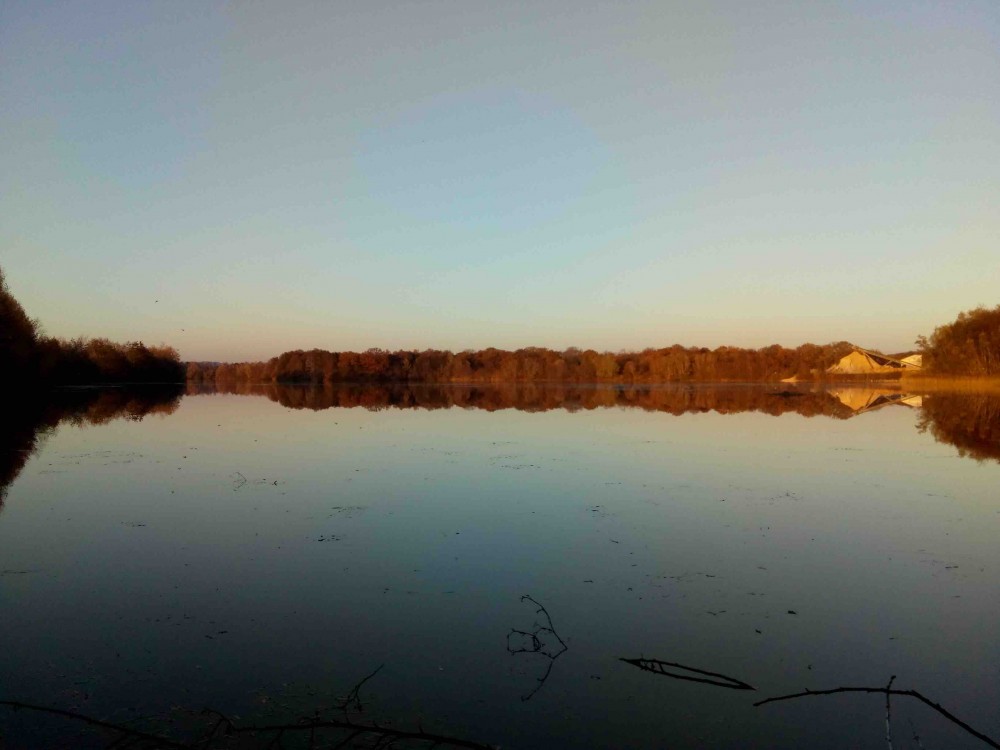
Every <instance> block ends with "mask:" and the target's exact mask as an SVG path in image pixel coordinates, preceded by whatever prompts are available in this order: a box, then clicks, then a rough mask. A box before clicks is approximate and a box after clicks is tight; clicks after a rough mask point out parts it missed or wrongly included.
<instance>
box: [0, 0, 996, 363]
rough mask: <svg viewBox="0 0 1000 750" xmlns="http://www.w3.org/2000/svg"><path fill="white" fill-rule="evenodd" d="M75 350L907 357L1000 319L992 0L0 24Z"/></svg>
mask: <svg viewBox="0 0 1000 750" xmlns="http://www.w3.org/2000/svg"><path fill="white" fill-rule="evenodd" d="M0 102H2V106H0V160H2V167H3V168H2V169H0V266H2V267H3V269H4V271H5V273H6V274H7V277H8V283H9V285H10V286H11V288H12V289H13V291H14V292H15V293H16V294H17V296H18V297H19V298H20V299H21V301H22V303H23V304H24V305H25V307H26V308H27V309H28V310H29V312H30V314H32V315H35V316H38V317H39V318H40V319H41V321H42V323H43V324H44V326H45V328H46V330H47V331H48V332H49V333H51V334H54V335H60V336H76V335H81V334H83V335H90V336H96V335H106V336H109V337H111V338H115V339H120V340H143V341H145V342H147V343H159V342H166V343H171V344H173V345H175V346H177V347H178V349H179V350H180V352H181V354H182V356H183V357H184V358H187V359H219V360H243V359H261V358H267V357H270V356H273V355H276V354H278V353H280V352H281V351H283V350H286V349H292V348H300V347H301V348H311V347H314V346H316V347H322V348H328V349H334V350H336V349H365V348H368V347H370V346H378V347H382V348H389V349H396V348H417V349H423V348H428V347H433V348H450V349H454V350H460V349H466V348H481V347H486V346H498V347H506V348H516V347H520V346H531V345H537V346H549V347H554V348H559V349H561V348H564V347H568V346H579V347H584V348H589V347H592V348H596V349H610V350H618V349H636V348H640V349H641V348H645V347H646V346H666V345H670V344H673V343H681V344H685V345H699V346H702V345H703V346H710V347H714V346H718V345H721V344H732V345H740V346H753V347H756V346H764V345H767V344H770V343H781V344H786V345H797V344H799V343H802V342H804V341H814V342H818V343H823V342H827V341H833V340H841V339H847V340H851V341H854V342H856V343H859V344H862V345H867V346H872V347H878V348H883V349H886V350H894V351H895V350H901V349H905V348H907V347H909V346H910V345H911V344H912V341H913V339H914V338H915V336H916V335H917V334H920V333H929V332H930V331H931V330H933V328H934V326H935V325H938V324H940V323H943V322H947V321H949V320H951V319H953V318H954V316H955V315H956V314H957V313H958V312H959V311H961V310H964V309H969V308H971V307H974V306H976V305H980V304H985V305H990V306H993V305H996V304H998V303H1000V298H998V297H1000V294H998V290H1000V177H998V169H997V165H998V164H1000V5H998V4H997V3H996V2H995V0H982V1H981V2H963V1H961V0H957V1H956V2H949V3H940V2H920V1H919V0H906V1H905V2H904V1H900V2H877V1H873V0H865V1H864V2H815V3H813V2H756V3H746V2H742V1H739V2H700V3H692V2H666V1H664V0H659V1H658V2H650V3H642V2H635V3H627V4H618V3H596V2H594V3H591V2H580V1H574V2H530V3H529V2H524V3H517V2H504V3H486V2H470V1H462V2H419V3H418V2H407V3H379V2H365V3H355V2H344V3H336V2H329V3H291V2H282V3H263V2H261V3H250V2H247V3H221V2H220V3H200V2H199V3H195V2H190V3H185V2H169V3H168V2H162V3H131V2H122V3H113V2H106V3H91V4H84V3H55V2H52V3H39V2H17V1H16V0H7V2H4V3H3V4H2V5H0Z"/></svg>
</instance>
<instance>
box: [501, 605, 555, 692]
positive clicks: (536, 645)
mask: <svg viewBox="0 0 1000 750" xmlns="http://www.w3.org/2000/svg"><path fill="white" fill-rule="evenodd" d="M521 601H522V602H523V601H529V602H531V603H532V604H534V605H535V607H537V609H536V610H535V614H536V615H539V614H541V615H545V620H546V622H547V623H548V625H540V624H538V623H537V622H536V623H535V624H536V626H537V627H536V628H535V629H534V630H533V631H531V632H530V633H529V632H528V631H526V630H517V629H516V628H511V629H510V632H508V633H507V653H509V654H512V655H513V654H541V655H542V656H544V657H545V658H547V659H548V660H549V664H548V666H547V667H546V669H545V674H543V675H542V676H541V677H536V678H535V680H536V681H537V683H538V684H537V685H536V686H535V688H534V690H532V691H531V692H529V693H527V694H526V695H522V696H521V700H522V701H529V700H531V699H532V698H533V697H534V695H535V693H537V692H538V691H539V690H541V689H542V686H543V685H544V684H545V681H546V680H547V679H549V675H550V674H551V673H552V665H553V664H555V660H556V659H558V658H559V657H560V656H562V655H563V654H564V653H565V652H566V651H567V650H568V649H569V646H567V645H566V642H565V641H564V640H563V639H562V638H561V637H560V635H559V633H557V632H556V629H555V625H553V624H552V616H551V615H549V611H548V610H547V609H545V607H544V606H542V605H541V604H540V603H539V602H538V601H536V600H535V599H533V598H532V597H530V596H528V595H527V594H525V595H524V596H522V597H521ZM544 633H548V634H549V635H551V636H552V637H553V638H555V640H556V642H557V644H558V645H557V644H547V643H543V639H542V638H539V637H538V636H539V635H540V634H544ZM512 635H519V636H522V637H524V638H528V639H530V643H531V646H530V647H527V648H526V647H524V646H515V647H512V646H511V645H510V637H511V636H512Z"/></svg>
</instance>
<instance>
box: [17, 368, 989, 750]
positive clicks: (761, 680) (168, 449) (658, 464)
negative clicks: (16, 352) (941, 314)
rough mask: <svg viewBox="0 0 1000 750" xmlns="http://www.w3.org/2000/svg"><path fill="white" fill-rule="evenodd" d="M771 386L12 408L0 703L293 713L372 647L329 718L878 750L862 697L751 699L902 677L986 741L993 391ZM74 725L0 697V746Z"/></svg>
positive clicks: (90, 711) (927, 728) (555, 743)
mask: <svg viewBox="0 0 1000 750" xmlns="http://www.w3.org/2000/svg"><path fill="white" fill-rule="evenodd" d="M776 390H777V389H775V388H773V387H771V388H769V389H762V388H742V389H729V390H725V391H713V390H710V389H660V390H656V389H653V390H647V391H644V392H638V393H632V392H627V391H618V390H614V389H591V390H587V389H582V390H578V391H555V392H551V391H538V390H531V391H530V392H522V393H520V394H519V393H517V392H507V393H499V392H498V393H490V392H486V391H472V390H470V389H457V390H454V391H444V390H440V389H438V390H435V391H407V390H405V389H396V390H392V389H390V390H386V389H382V390H381V391H371V392H369V391H364V390H361V389H353V390H350V391H344V390H341V391H337V392H329V391H328V392H326V393H325V394H324V393H320V392H316V391H312V392H310V391H296V390H281V391H278V390H276V389H273V388H272V389H270V390H268V391H265V392H263V393H258V394H250V395H235V394H217V393H216V394H198V395H189V396H185V397H183V398H182V399H180V401H179V404H176V405H175V406H167V407H160V408H159V409H158V410H157V409H153V410H152V411H153V412H154V413H147V412H149V411H150V409H149V408H148V407H140V406H138V405H137V404H136V403H134V402H133V403H130V404H125V403H123V402H122V401H121V399H119V401H116V402H114V403H113V404H111V405H110V406H109V405H107V404H105V405H104V406H103V407H101V406H94V405H93V404H90V405H89V406H88V405H86V404H85V405H84V406H82V407H81V406H80V405H79V404H78V405H77V409H76V412H75V413H76V414H77V417H76V418H75V420H74V419H66V418H63V419H62V420H61V421H60V416H61V415H59V414H56V415H53V413H52V412H49V413H47V415H46V416H45V417H44V418H43V417H42V416H37V417H36V421H37V423H38V424H39V425H41V424H48V425H49V426H50V429H49V431H48V434H47V435H39V436H38V437H37V438H36V442H37V446H36V447H35V448H34V450H33V451H32V443H31V435H30V433H31V426H30V425H26V424H21V425H20V428H19V429H20V431H18V430H17V429H15V428H14V427H12V426H11V425H10V423H8V425H7V427H6V430H7V431H8V433H9V434H8V435H6V436H5V440H6V442H5V443H4V446H5V448H6V449H7V450H8V456H7V459H6V460H7V461H8V464H9V466H8V467H7V468H6V476H7V481H9V486H8V487H7V488H6V495H5V497H4V499H3V506H2V510H0V571H2V574H0V607H2V612H3V617H2V618H0V639H2V642H3V643H4V648H3V649H0V680H2V687H3V690H2V692H3V695H2V696H0V697H2V698H6V699H9V700H18V701H23V702H25V703H32V704H40V705H44V706H50V707H54V708H60V709H66V710H72V711H75V712H79V713H81V714H85V715H87V716H91V717H96V718H101V719H105V720H108V721H111V722H115V723H120V722H125V721H131V720H134V719H135V718H136V717H152V718H146V719H142V720H141V721H139V722H138V723H137V724H135V725H134V726H137V727H142V728H145V729H148V730H149V731H152V732H154V733H161V734H162V733H169V732H171V731H172V728H173V725H171V724H170V723H169V719H170V718H174V719H175V720H176V721H177V724H178V726H179V725H182V724H183V723H184V719H183V717H184V716H187V715H188V714H186V713H185V712H188V711H190V712H197V711H199V710H200V709H202V708H203V707H205V706H210V707H212V708H214V709H217V710H219V711H222V712H225V713H226V714H228V715H230V716H238V717H239V720H240V721H241V722H244V723H261V724H263V723H275V722H294V721H295V720H296V719H297V718H298V717H301V716H304V715H314V712H315V711H316V710H319V709H324V708H326V707H329V706H330V704H331V702H332V701H333V700H334V698H335V696H343V695H345V694H346V693H347V692H348V691H349V690H350V688H351V686H352V685H354V684H356V683H357V682H358V681H359V680H360V679H361V678H363V677H365V676H366V675H369V674H370V673H372V672H373V670H375V669H376V668H377V667H379V666H380V665H383V666H382V668H381V670H380V671H378V673H377V674H376V675H374V676H373V677H372V678H371V679H370V680H368V681H367V682H366V683H365V684H364V685H363V686H362V688H361V690H360V691H359V697H360V699H361V702H362V704H363V712H358V711H357V710H356V709H357V707H356V706H355V708H354V709H353V713H352V714H351V715H352V716H353V717H354V718H357V719H359V720H361V721H370V720H374V721H379V722H384V723H391V724H392V725H393V726H396V727H401V728H417V727H418V726H422V727H423V729H424V730H427V731H434V732H437V733H440V734H445V735H449V736H454V737H461V738H465V739H469V740H474V741H477V742H482V743H487V744H494V745H502V746H503V747H505V748H554V747H574V748H575V747H579V748H609V747H623V748H626V747H627V748H650V747H681V748H684V747H713V748H750V747H769V748H802V747H811V748H847V747H852V748H853V747H858V748H867V747H871V748H882V747H885V746H886V739H885V702H884V697H883V696H881V695H835V696H830V697H824V698H807V699H803V700H797V701H790V702H787V703H778V704H774V705H767V706H762V707H759V708H754V707H753V703H754V702H755V701H758V700H761V699H763V698H765V697H768V696H774V695H781V694H784V693H792V692H797V691H800V690H803V689H805V688H811V689H825V688H834V687H838V686H845V685H847V686H850V685H857V686H883V685H885V684H886V683H887V682H888V680H889V678H890V677H891V676H892V675H896V682H895V687H898V688H902V689H909V688H913V689H917V690H919V691H920V692H922V693H923V694H924V695H926V696H927V697H929V698H930V699H932V700H934V701H937V702H939V703H941V704H942V705H943V706H945V707H946V708H947V709H949V710H950V711H952V712H953V713H955V714H957V716H958V717H959V718H961V719H963V720H965V721H966V722H968V723H969V724H971V725H972V726H973V727H975V728H976V729H978V730H980V731H982V732H984V733H986V734H988V735H991V736H992V737H994V738H996V737H1000V711H998V709H997V706H998V705H1000V639H998V635H1000V630H998V625H997V623H998V622H1000V544H998V542H997V540H998V538H1000V492H998V489H997V488H998V487H1000V463H998V461H997V458H996V456H1000V440H998V437H1000V417H998V415H1000V410H998V406H997V404H996V402H995V401H992V400H990V399H988V398H986V397H970V396H955V397H952V401H950V402H949V400H948V399H949V397H946V396H931V397H926V398H924V399H919V398H915V399H909V400H908V401H906V402H905V403H904V402H902V400H901V399H900V397H899V394H891V393H888V394H886V393H876V392H870V391H866V392H862V391H844V390H841V391H840V392H839V393H837V394H834V395H831V394H829V393H799V392H785V393H776V392H775V391H776ZM887 400H888V401H895V402H898V403H888V402H887ZM286 404H287V405H294V406H299V407H306V408H287V406H286ZM364 404H367V406H368V408H361V406H359V405H364ZM624 404H631V405H624ZM449 405H452V406H450V408H432V407H449ZM461 406H464V407H465V408H460V407H461ZM400 407H413V408H400ZM518 407H521V408H518ZM744 409H746V410H744ZM157 411H159V413H156V412H157ZM123 414H124V415H127V414H131V415H132V418H131V419H126V418H115V417H116V416H121V415H123ZM142 415H145V416H144V418H141V419H139V418H138V417H139V416H142ZM63 416H64V415H63ZM95 422H97V423H98V424H95ZM53 425H54V426H53ZM921 428H923V429H921ZM3 429H4V428H0V430H3ZM0 476H2V475H0ZM523 595H529V596H531V597H532V598H533V599H534V600H535V601H537V602H538V603H540V604H541V605H542V606H544V608H545V610H546V611H547V613H548V615H549V616H550V617H551V624H552V626H553V629H554V630H555V634H553V633H551V632H550V631H546V630H539V628H540V627H541V626H548V625H549V622H548V621H547V620H546V617H545V613H539V612H537V607H536V606H535V605H534V604H533V603H532V602H531V601H523V600H522V598H521V597H522V596H523ZM512 631H522V633H517V632H513V633H512ZM530 633H535V634H536V635H535V637H536V638H537V640H533V639H532V638H531V636H530V635H525V634H530ZM556 636H558V637H556ZM560 640H561V643H560ZM512 652H513V653H512ZM637 657H644V658H655V659H661V660H664V661H668V662H676V663H680V664H683V665H687V666H690V667H695V668H698V669H702V670H707V671H711V672H715V673H721V674H724V675H727V676H730V677H733V678H736V679H738V680H741V681H744V682H746V683H749V684H750V685H752V686H754V687H755V688H756V691H755V692H750V691H744V690H732V689H726V688H723V687H719V686H715V685H710V684H703V683H696V682H691V681H681V680H676V679H671V678H669V677H665V676H662V675H656V674H652V673H650V672H645V671H642V670H640V669H638V668H636V667H635V666H633V665H630V664H628V663H625V662H622V661H620V659H622V658H637ZM338 715H342V714H338ZM178 717H181V718H178ZM892 720H893V721H892V727H893V747H896V748H908V747H914V748H916V747H924V748H964V747H969V748H976V747H984V746H985V745H983V743H981V742H980V741H979V740H977V739H975V738H974V737H971V736H970V735H968V734H967V733H965V732H964V731H963V730H962V729H960V728H958V727H956V726H955V725H953V724H950V723H949V722H947V721H946V720H944V719H943V718H941V717H940V716H939V715H937V714H935V713H934V712H933V711H931V710H930V709H928V708H927V707H925V706H923V705H921V704H919V703H916V702H915V701H909V700H907V699H904V698H895V699H893V704H892ZM80 728H81V727H80V726H79V724H78V723H76V722H73V721H68V720H62V719H58V718H54V717H47V716H43V715H39V714H33V713H30V712H26V711H19V712H16V713H15V712H13V711H11V710H9V709H6V708H0V736H3V738H4V740H5V741H6V742H7V746H8V747H35V746H39V745H45V744H52V745H62V746H65V745H69V744H72V745H79V746H92V747H102V746H104V745H105V744H106V743H107V742H108V740H109V738H110V739H114V735H100V734H93V733H88V734H83V735H78V734H77V732H78V731H79V730H80ZM299 734H300V735H302V736H298V737H297V736H294V735H293V734H287V735H285V737H284V738H283V740H282V741H283V742H284V744H285V746H287V747H294V746H296V742H301V743H302V744H301V746H303V747H305V746H308V737H306V736H305V733H299ZM344 736H345V735H344V734H343V733H341V734H335V733H332V734H329V735H325V737H326V739H324V740H323V742H326V743H327V744H326V745H325V746H335V745H336V743H337V742H338V741H340V740H342V739H344ZM67 738H72V739H67ZM270 739H273V736H272V737H267V738H262V739H261V740H260V745H259V746H261V747H263V746H266V745H267V741H269V740H270ZM265 740H266V741H265ZM221 742H222V741H221V740H220V744H221ZM0 744H2V743H0ZM371 744H372V742H371V739H370V738H369V741H368V744H367V745H363V746H371ZM317 746H320V745H317ZM404 746H406V745H404ZM409 746H413V747H426V746H427V745H426V744H425V745H419V744H412V745H409Z"/></svg>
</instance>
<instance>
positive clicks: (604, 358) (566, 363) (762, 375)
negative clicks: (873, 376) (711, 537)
mask: <svg viewBox="0 0 1000 750" xmlns="http://www.w3.org/2000/svg"><path fill="white" fill-rule="evenodd" d="M851 350H852V346H851V344H849V343H847V342H846V341H841V342H838V343H835V344H827V345H824V346H819V345H816V344H803V345H802V346H800V347H798V348H796V349H786V348H785V347H782V346H777V345H774V346H769V347H765V348H763V349H740V348H736V347H729V346H724V347H719V348H717V349H698V348H690V347H683V346H679V345H675V346H672V347H669V348H666V349H646V350H644V351H641V352H621V353H617V354H612V353H610V352H596V351H594V350H592V349H587V350H580V349H566V350H565V351H561V352H560V351H553V350H551V349H541V348H535V347H531V348H526V349H518V350H517V351H504V350H501V349H492V348H491V349H483V350H481V351H464V352H459V353H457V354H456V353H453V352H450V351H438V350H426V351H422V352H411V351H397V352H388V351H385V350H382V349H369V350H368V351H365V352H360V353H359V352H329V351H324V350H322V349H312V350H310V351H301V350H297V351H291V352H285V353H284V354H282V355H281V356H279V357H275V358H273V359H271V360H268V361H267V362H244V363H240V364H219V363H203V362H190V363H188V366H187V379H188V382H191V383H209V384H220V385H225V384H229V383H307V384H313V385H319V384H323V383H373V382H374V383H385V382H398V383H404V382H417V383H516V382H551V383H602V382H605V383H610V382H614V383H627V384H643V383H667V382H684V381H701V382H713V381H714V382H722V381H730V382H733V381H738V382H752V381H753V382H759V381H776V380H781V379H784V378H789V377H797V378H799V379H817V378H822V377H823V375H824V374H825V371H826V369H827V368H828V367H829V366H830V365H832V364H834V363H835V362H837V361H839V360H840V358H841V357H843V356H844V355H846V354H848V353H849V352H850V351H851Z"/></svg>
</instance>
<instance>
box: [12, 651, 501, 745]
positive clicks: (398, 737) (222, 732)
mask: <svg viewBox="0 0 1000 750" xmlns="http://www.w3.org/2000/svg"><path fill="white" fill-rule="evenodd" d="M379 669H381V667H379ZM376 671H378V670H376ZM369 677H371V675H369ZM367 679H368V678H367V677H366V678H365V680H367ZM363 682H364V680H362V683H363ZM358 687H360V683H359V685H358ZM0 706H7V707H9V708H12V709H14V710H15V711H17V710H25V711H37V712H39V713H43V714H48V715H50V716H61V717H63V718H67V719H72V720H73V721H78V722H81V723H83V724H86V725H88V726H92V727H95V728H97V729H102V730H105V731H108V732H114V733H116V734H117V735H118V737H117V739H116V740H114V742H112V744H111V745H110V746H109V747H115V746H121V745H122V744H123V743H125V744H129V745H131V744H133V743H145V745H146V746H147V747H153V748H178V749H179V750H194V748H208V747H211V746H212V745H211V744H210V743H212V742H213V740H215V739H216V738H221V737H226V736H230V737H231V736H234V735H244V736H254V735H274V740H273V741H272V744H274V743H278V745H279V746H280V742H281V736H282V735H283V734H285V733H286V732H310V733H311V738H310V745H309V746H310V747H314V746H315V732H316V730H322V729H336V730H344V731H348V732H350V734H349V735H348V737H347V739H346V740H345V742H343V743H341V744H340V745H337V747H346V742H350V741H351V740H353V739H354V738H356V737H361V736H363V735H370V736H371V737H373V738H375V741H376V746H378V744H379V743H382V742H385V743H390V744H391V743H394V742H399V741H406V740H410V741H413V742H425V743H429V744H430V745H431V746H432V747H438V746H445V747H461V748H471V749H472V750H494V746H493V745H486V744H483V743H481V742H473V741H471V740H464V739H461V738H459V737H448V736H446V735H441V734H434V733H432V732H425V731H424V730H423V728H418V729H417V730H416V731H407V730H404V729H393V728H392V727H385V726H380V725H379V724H377V723H376V722H372V723H370V724H363V723H360V722H356V721H352V720H350V719H348V718H346V717H345V718H343V719H320V718H315V719H310V718H303V719H300V720H299V721H298V722H295V723H288V724H267V725H247V726H239V725H237V724H235V723H234V722H233V721H232V720H231V719H229V717H227V716H225V715H224V714H222V713H220V712H218V711H215V710H212V709H207V710H206V713H211V714H213V715H215V716H217V717H218V721H217V722H216V723H215V724H214V725H213V726H212V728H211V729H210V730H209V732H208V733H207V734H206V735H205V736H204V737H201V738H198V739H195V740H193V741H191V742H181V741H178V740H175V739H171V738H170V737H163V736H158V735H154V734H149V733H147V732H142V731H140V730H138V729H132V728H131V727H127V726H124V725H121V724H113V723H111V722H107V721H101V720H100V719H95V718H93V717H91V716H87V715H85V714H81V713H77V712H75V711H65V710H63V709H59V708H51V707H49V706H37V705H33V704H30V703H21V702H20V701H0Z"/></svg>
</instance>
